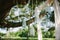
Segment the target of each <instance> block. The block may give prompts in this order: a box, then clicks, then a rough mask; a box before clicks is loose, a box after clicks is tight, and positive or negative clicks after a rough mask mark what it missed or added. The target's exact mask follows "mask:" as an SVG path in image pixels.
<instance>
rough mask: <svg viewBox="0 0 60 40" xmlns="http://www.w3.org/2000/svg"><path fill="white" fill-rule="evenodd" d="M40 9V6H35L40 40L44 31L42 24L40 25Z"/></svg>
mask: <svg viewBox="0 0 60 40" xmlns="http://www.w3.org/2000/svg"><path fill="white" fill-rule="evenodd" d="M39 14H40V10H39V8H38V7H36V8H35V17H36V19H35V20H36V23H37V33H38V40H42V32H41V25H40V18H39Z"/></svg>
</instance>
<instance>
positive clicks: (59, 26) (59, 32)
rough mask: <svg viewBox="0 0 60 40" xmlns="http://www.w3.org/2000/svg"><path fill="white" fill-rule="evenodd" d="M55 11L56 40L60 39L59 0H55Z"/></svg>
mask: <svg viewBox="0 0 60 40" xmlns="http://www.w3.org/2000/svg"><path fill="white" fill-rule="evenodd" d="M54 12H55V26H56V27H55V28H56V29H55V30H56V31H55V32H56V40H60V7H59V3H58V1H57V0H54Z"/></svg>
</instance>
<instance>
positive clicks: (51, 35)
mask: <svg viewBox="0 0 60 40" xmlns="http://www.w3.org/2000/svg"><path fill="white" fill-rule="evenodd" d="M43 30H44V29H42V36H43V38H55V28H54V27H51V28H50V29H49V30H48V31H43Z"/></svg>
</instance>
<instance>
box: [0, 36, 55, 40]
mask: <svg viewBox="0 0 60 40" xmlns="http://www.w3.org/2000/svg"><path fill="white" fill-rule="evenodd" d="M0 40H38V39H37V38H36V37H35V38H34V37H29V38H28V39H27V38H26V37H21V38H16V37H13V38H1V39H0ZM43 40H55V38H43Z"/></svg>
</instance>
